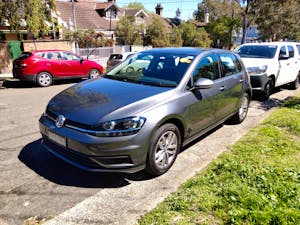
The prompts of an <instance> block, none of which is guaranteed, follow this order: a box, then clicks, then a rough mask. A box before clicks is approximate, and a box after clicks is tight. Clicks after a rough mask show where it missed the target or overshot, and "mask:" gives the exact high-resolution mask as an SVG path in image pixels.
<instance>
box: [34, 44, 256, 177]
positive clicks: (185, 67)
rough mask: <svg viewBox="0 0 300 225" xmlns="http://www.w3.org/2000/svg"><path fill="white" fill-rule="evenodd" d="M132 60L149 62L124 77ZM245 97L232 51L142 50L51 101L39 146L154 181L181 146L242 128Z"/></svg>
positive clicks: (82, 163)
mask: <svg viewBox="0 0 300 225" xmlns="http://www.w3.org/2000/svg"><path fill="white" fill-rule="evenodd" d="M138 60H149V63H148V66H147V68H143V69H142V70H135V71H129V72H128V71H126V70H123V69H124V68H125V67H128V65H130V64H133V63H135V62H136V61H138ZM139 65H143V64H139ZM251 95H252V91H251V86H250V80H249V78H248V76H247V73H246V69H245V67H244V65H243V63H242V62H241V60H240V57H239V56H238V55H237V54H235V53H233V52H230V51H225V50H220V49H215V50H213V49H211V50H209V49H198V48H155V49H152V50H145V51H143V52H140V53H138V54H137V55H136V56H134V57H133V58H130V59H128V60H126V61H124V62H123V63H121V64H119V65H118V66H116V67H114V68H112V69H111V70H110V71H108V72H107V73H106V74H104V76H103V77H101V78H98V79H94V80H87V81H83V82H81V83H79V84H76V85H74V86H72V87H70V88H68V89H66V90H64V91H62V92H61V93H60V94H58V95H56V96H55V97H54V98H52V100H50V102H49V103H48V106H47V108H46V110H45V113H44V114H43V115H42V116H41V117H40V120H39V125H40V132H41V134H42V136H43V141H42V143H43V145H44V146H45V147H46V149H48V150H49V151H50V152H51V153H53V154H54V155H56V156H57V157H59V158H61V159H63V160H65V161H66V162H68V163H70V164H72V165H74V166H76V167H78V168H81V169H83V170H87V171H106V172H136V171H139V170H142V169H145V170H146V171H147V172H148V173H150V174H153V175H156V176H157V175H161V174H163V173H165V172H166V171H167V170H168V169H169V168H170V167H171V166H172V164H173V163H174V161H175V159H176V157H177V154H178V153H179V151H180V148H181V147H182V146H184V145H186V144H188V143H190V142H191V141H193V140H195V139H196V138H198V137H199V136H201V135H203V134H204V133H206V132H207V131H209V130H211V129H212V128H214V127H216V126H218V125H220V124H222V123H223V122H224V121H226V120H228V119H230V120H231V121H232V122H234V123H241V122H242V121H243V120H244V119H245V118H246V115H247V112H248V106H249V102H250V99H251ZM233 129H234V128H233Z"/></svg>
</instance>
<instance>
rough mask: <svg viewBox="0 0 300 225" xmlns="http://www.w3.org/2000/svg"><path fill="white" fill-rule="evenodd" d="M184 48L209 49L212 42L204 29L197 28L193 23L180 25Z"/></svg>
mask: <svg viewBox="0 0 300 225" xmlns="http://www.w3.org/2000/svg"><path fill="white" fill-rule="evenodd" d="M179 29H180V31H181V39H182V42H183V43H182V45H183V46H194V47H209V46H210V44H211V40H210V38H209V35H208V33H207V32H206V31H205V29H204V28H197V27H196V25H195V24H194V23H192V21H188V22H182V23H181V24H180V25H179Z"/></svg>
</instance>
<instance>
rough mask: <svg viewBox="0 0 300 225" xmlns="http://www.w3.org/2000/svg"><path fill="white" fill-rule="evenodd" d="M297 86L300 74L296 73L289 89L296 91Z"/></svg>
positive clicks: (299, 83)
mask: <svg viewBox="0 0 300 225" xmlns="http://www.w3.org/2000/svg"><path fill="white" fill-rule="evenodd" d="M299 85H300V72H299V73H298V76H297V77H296V79H295V80H294V81H293V82H292V83H290V87H291V89H293V90H296V89H298V87H299Z"/></svg>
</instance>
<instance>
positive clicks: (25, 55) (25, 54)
mask: <svg viewBox="0 0 300 225" xmlns="http://www.w3.org/2000/svg"><path fill="white" fill-rule="evenodd" d="M31 55H32V53H31V52H22V54H21V55H20V56H19V57H18V58H17V59H15V60H14V63H13V69H14V70H17V69H21V68H22V67H25V66H26V63H25V62H24V60H26V59H27V58H29V57H30V56H31Z"/></svg>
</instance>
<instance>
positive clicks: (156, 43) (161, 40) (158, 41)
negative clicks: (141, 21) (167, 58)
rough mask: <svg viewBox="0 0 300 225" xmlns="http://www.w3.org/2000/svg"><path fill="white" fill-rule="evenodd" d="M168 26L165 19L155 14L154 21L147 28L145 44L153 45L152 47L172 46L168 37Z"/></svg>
mask: <svg viewBox="0 0 300 225" xmlns="http://www.w3.org/2000/svg"><path fill="white" fill-rule="evenodd" d="M167 31H168V28H167V26H166V25H165V23H164V21H163V19H162V18H161V17H159V16H154V17H153V19H152V22H151V23H150V24H149V25H148V27H147V29H146V35H145V37H144V45H152V47H154V48H155V47H165V46H170V41H169V37H168V32H167Z"/></svg>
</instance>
